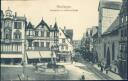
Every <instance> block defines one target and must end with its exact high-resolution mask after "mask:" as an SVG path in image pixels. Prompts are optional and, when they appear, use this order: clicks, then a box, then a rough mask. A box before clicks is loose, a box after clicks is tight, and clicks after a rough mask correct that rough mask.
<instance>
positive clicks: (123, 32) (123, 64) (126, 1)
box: [118, 0, 128, 79]
mask: <svg viewBox="0 0 128 81" xmlns="http://www.w3.org/2000/svg"><path fill="white" fill-rule="evenodd" d="M119 26H120V29H119V33H120V41H119V45H120V49H119V53H120V56H119V57H118V59H119V65H120V66H119V74H120V75H121V76H122V77H123V78H124V79H128V76H127V68H128V67H127V66H128V65H127V62H128V39H127V38H128V0H123V4H122V7H121V10H120V14H119Z"/></svg>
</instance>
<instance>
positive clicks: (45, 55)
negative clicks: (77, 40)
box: [39, 51, 52, 58]
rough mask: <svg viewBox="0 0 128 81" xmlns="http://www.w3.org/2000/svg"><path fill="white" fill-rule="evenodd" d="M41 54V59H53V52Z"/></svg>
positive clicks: (41, 52) (42, 52)
mask: <svg viewBox="0 0 128 81" xmlns="http://www.w3.org/2000/svg"><path fill="white" fill-rule="evenodd" d="M39 53H40V56H41V58H51V57H52V55H51V54H52V52H51V51H40V52H39Z"/></svg>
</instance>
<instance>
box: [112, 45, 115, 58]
mask: <svg viewBox="0 0 128 81" xmlns="http://www.w3.org/2000/svg"><path fill="white" fill-rule="evenodd" d="M114 58H115V44H114V43H113V44H112V60H114Z"/></svg>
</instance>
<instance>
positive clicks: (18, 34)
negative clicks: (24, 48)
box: [14, 30, 21, 39]
mask: <svg viewBox="0 0 128 81" xmlns="http://www.w3.org/2000/svg"><path fill="white" fill-rule="evenodd" d="M14 39H21V32H20V31H18V30H17V31H16V32H15V33H14Z"/></svg>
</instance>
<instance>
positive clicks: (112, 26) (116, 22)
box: [103, 17, 119, 35]
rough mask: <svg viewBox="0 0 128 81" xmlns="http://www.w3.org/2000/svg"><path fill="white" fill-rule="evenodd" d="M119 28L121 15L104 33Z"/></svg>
mask: <svg viewBox="0 0 128 81" xmlns="http://www.w3.org/2000/svg"><path fill="white" fill-rule="evenodd" d="M118 28H119V17H117V18H116V19H115V21H114V22H113V23H112V24H111V26H110V27H109V28H108V29H107V31H106V32H104V33H103V35H107V34H110V33H112V32H113V31H115V30H117V29H118Z"/></svg>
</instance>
